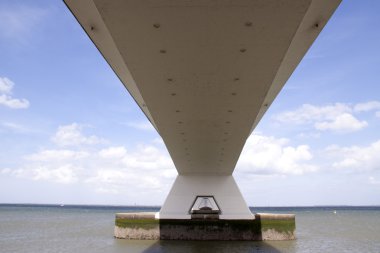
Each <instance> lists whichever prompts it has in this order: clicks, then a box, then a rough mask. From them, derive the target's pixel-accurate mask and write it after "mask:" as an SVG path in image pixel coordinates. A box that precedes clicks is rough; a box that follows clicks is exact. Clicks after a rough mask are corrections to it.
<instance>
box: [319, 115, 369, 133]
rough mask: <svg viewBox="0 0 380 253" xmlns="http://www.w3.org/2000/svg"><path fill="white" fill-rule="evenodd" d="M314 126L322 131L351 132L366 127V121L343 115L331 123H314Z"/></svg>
mask: <svg viewBox="0 0 380 253" xmlns="http://www.w3.org/2000/svg"><path fill="white" fill-rule="evenodd" d="M314 126H315V128H316V129H318V130H322V131H326V130H332V131H335V132H353V131H358V130H360V129H362V128H364V127H366V126H368V123H367V122H366V121H359V120H358V119H357V118H355V117H354V116H352V115H351V114H349V113H343V114H341V115H338V116H337V117H336V118H335V119H333V120H331V121H322V122H316V123H315V124H314Z"/></svg>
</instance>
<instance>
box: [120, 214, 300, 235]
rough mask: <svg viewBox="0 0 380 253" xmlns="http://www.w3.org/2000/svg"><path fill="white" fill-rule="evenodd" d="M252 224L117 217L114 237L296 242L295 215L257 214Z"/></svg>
mask: <svg viewBox="0 0 380 253" xmlns="http://www.w3.org/2000/svg"><path fill="white" fill-rule="evenodd" d="M253 216H254V219H251V220H236V219H235V220H223V219H218V220H215V219H203V220H200V219H197V220H194V219H192V220H189V219H158V218H157V216H156V214H155V213H119V214H116V221H115V231H114V235H115V237H116V238H119V239H130V240H145V239H146V240H225V241H227V240H228V241H236V240H238V241H262V240H294V239H295V216H294V215H293V214H255V215H253Z"/></svg>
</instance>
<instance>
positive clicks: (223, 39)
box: [64, 0, 340, 220]
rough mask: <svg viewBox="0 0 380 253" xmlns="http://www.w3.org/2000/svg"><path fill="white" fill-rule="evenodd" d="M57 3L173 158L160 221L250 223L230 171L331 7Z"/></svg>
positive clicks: (210, 0) (321, 2) (148, 0)
mask: <svg viewBox="0 0 380 253" xmlns="http://www.w3.org/2000/svg"><path fill="white" fill-rule="evenodd" d="M64 1H65V3H66V5H67V6H68V8H69V9H70V10H71V12H72V13H73V15H74V16H75V17H76V19H77V20H78V22H79V23H80V24H81V25H82V27H83V29H84V31H85V32H86V33H87V34H88V36H89V37H90V39H91V40H92V41H93V43H94V44H95V45H96V47H97V48H98V50H99V51H100V53H101V54H102V55H103V56H104V58H105V60H106V61H107V62H108V64H109V65H110V66H111V67H112V69H113V71H114V72H115V73H116V75H117V76H118V77H119V79H120V80H121V82H122V83H123V84H124V86H125V87H126V88H127V90H128V91H129V93H130V94H131V95H132V96H133V98H134V99H135V101H136V103H137V104H138V105H139V106H140V108H141V110H142V111H143V112H144V114H145V115H146V117H147V118H148V119H149V121H150V122H151V123H152V125H153V126H154V127H155V128H156V130H157V131H158V133H159V134H160V135H161V137H162V139H163V141H164V142H165V145H166V147H167V149H168V151H169V153H170V156H171V158H172V159H173V162H174V164H175V167H176V169H177V171H178V176H177V178H176V180H175V182H174V185H173V187H172V189H171V191H170V193H169V195H168V197H167V199H166V201H165V203H164V204H163V206H162V208H161V211H160V212H159V218H160V219H191V217H192V210H193V209H194V208H195V209H196V208H197V207H194V203H203V202H205V203H206V202H207V203H208V205H210V209H215V210H218V212H219V218H220V219H243V220H244V219H254V216H253V215H252V214H251V212H250V210H249V208H248V206H247V204H246V202H245V200H244V199H243V197H242V195H241V193H240V190H239V188H238V186H237V184H236V182H235V180H234V178H233V176H232V173H233V171H234V169H235V165H236V163H237V161H238V159H239V156H240V153H241V151H242V149H243V147H244V144H245V142H246V140H247V138H248V137H249V136H250V134H251V133H252V131H253V130H254V129H255V127H256V125H257V124H258V123H259V121H260V119H261V118H262V117H263V115H264V114H265V112H266V110H267V109H268V108H269V106H270V105H271V103H272V102H273V100H274V99H275V97H276V96H277V94H278V93H279V92H280V90H281V88H282V87H283V86H284V84H285V83H286V81H287V80H288V78H289V77H290V75H291V74H292V72H293V71H294V69H295V68H296V67H297V65H298V64H299V62H300V61H301V59H302V58H303V56H304V55H305V53H306V52H307V50H308V49H309V48H310V46H311V45H312V43H313V42H314V40H315V39H316V38H317V36H318V34H319V33H320V32H321V30H322V29H323V27H324V26H325V24H326V22H327V21H328V20H329V18H330V17H331V15H332V14H333V12H334V11H335V9H336V8H337V6H338V5H339V3H340V0H112V1H111V0H64ZM136 183H138V182H136ZM197 196H207V197H201V199H200V200H196V198H197ZM205 198H206V199H205ZM207 198H208V199H207ZM215 203H217V207H216V205H215ZM199 209H200V210H201V209H202V208H199Z"/></svg>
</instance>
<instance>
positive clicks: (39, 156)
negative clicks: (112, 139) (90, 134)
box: [25, 149, 90, 162]
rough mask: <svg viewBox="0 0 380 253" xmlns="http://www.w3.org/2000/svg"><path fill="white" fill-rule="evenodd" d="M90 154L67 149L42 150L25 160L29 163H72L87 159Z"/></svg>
mask: <svg viewBox="0 0 380 253" xmlns="http://www.w3.org/2000/svg"><path fill="white" fill-rule="evenodd" d="M89 156H90V154H89V153H88V152H86V151H73V150H67V149H61V150H59V149H52V150H42V151H40V152H38V153H35V154H31V155H28V156H26V157H25V159H27V160H30V161H38V162H49V161H51V162H57V161H63V160H67V161H72V160H80V159H83V158H88V157H89Z"/></svg>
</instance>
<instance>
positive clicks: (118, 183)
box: [0, 123, 177, 198]
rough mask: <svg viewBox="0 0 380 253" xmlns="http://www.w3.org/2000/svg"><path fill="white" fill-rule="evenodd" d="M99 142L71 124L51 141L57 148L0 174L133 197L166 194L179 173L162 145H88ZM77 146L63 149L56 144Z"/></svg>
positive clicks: (28, 156)
mask: <svg viewBox="0 0 380 253" xmlns="http://www.w3.org/2000/svg"><path fill="white" fill-rule="evenodd" d="M100 139H101V138H99V137H96V138H95V137H94V136H87V135H85V134H84V133H83V132H82V131H81V126H80V125H78V124H76V123H73V124H70V125H67V126H61V127H59V128H58V130H57V132H56V134H55V135H54V136H53V138H52V140H53V142H54V143H56V144H57V146H58V147H57V148H53V149H42V150H40V151H38V152H36V153H32V154H29V155H26V156H24V162H23V164H22V165H21V166H20V167H19V168H15V169H10V168H7V169H3V170H1V171H0V172H1V174H2V175H8V176H13V177H21V178H27V179H31V180H38V181H48V182H54V183H61V184H85V185H87V186H88V187H91V188H92V189H94V191H95V192H97V193H102V194H123V196H130V197H131V198H132V197H133V198H134V197H135V196H134V195H135V193H136V192H141V191H142V190H143V191H144V194H147V196H150V194H153V195H154V194H157V193H161V192H162V191H166V192H167V191H169V188H170V187H171V184H172V181H173V180H174V178H175V176H176V175H177V171H176V170H175V167H174V164H173V162H172V160H171V158H170V157H169V154H168V152H167V151H166V149H165V147H164V146H163V145H162V142H159V141H157V140H156V139H155V140H153V141H152V142H151V143H148V144H144V145H137V146H136V147H134V148H133V149H131V150H133V151H129V150H127V149H126V148H125V147H124V146H107V147H99V146H91V145H81V144H93V143H98V140H100ZM73 144H76V146H74V147H72V148H69V147H65V149H62V148H60V146H70V145H73Z"/></svg>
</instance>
